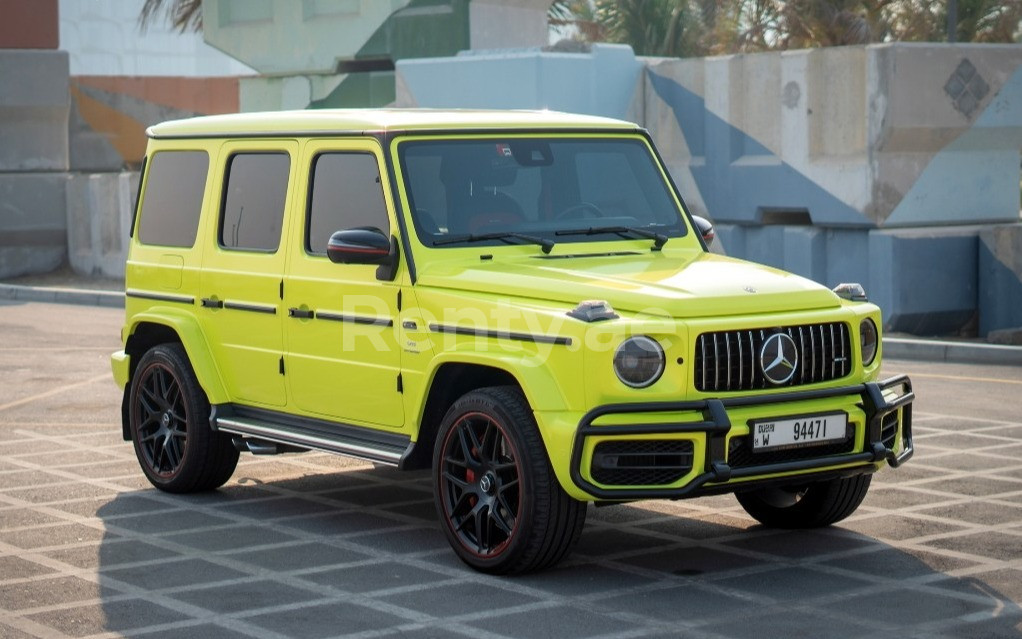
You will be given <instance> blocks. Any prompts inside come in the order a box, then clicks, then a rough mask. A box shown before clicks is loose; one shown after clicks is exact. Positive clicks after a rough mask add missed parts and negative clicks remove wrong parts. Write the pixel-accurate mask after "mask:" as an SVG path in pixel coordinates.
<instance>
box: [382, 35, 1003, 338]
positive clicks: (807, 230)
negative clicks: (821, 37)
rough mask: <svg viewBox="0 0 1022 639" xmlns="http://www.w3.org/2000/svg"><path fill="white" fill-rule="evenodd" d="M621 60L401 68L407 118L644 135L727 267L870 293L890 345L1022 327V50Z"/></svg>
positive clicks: (524, 57)
mask: <svg viewBox="0 0 1022 639" xmlns="http://www.w3.org/2000/svg"><path fill="white" fill-rule="evenodd" d="M608 53H609V51H605V50H604V49H603V48H602V47H601V46H599V45H597V46H594V47H593V48H592V51H591V52H588V53H577V54H567V53H555V52H550V51H541V50H531V51H494V52H490V53H489V54H487V53H485V52H475V53H474V54H473V55H459V56H455V57H449V58H442V59H430V60H408V61H401V62H399V63H398V65H397V75H398V78H397V103H398V104H399V105H402V106H428V107H433V106H436V107H441V106H445V107H446V106H474V107H491V108H506V107H515V108H548V107H549V108H555V109H561V110H567V111H577V112H583V113H592V114H599V115H610V116H616V117H622V118H625V119H630V120H633V121H637V122H639V123H641V124H644V125H645V126H646V127H647V128H648V129H649V130H650V132H651V133H652V134H653V136H654V138H655V140H656V142H657V145H658V147H659V148H660V151H661V153H662V154H663V156H664V158H665V160H666V162H667V163H668V167H669V169H670V171H671V173H672V175H673V176H674V178H675V180H676V181H677V182H678V184H679V187H680V188H681V190H682V192H683V194H684V196H685V198H686V201H687V203H688V205H689V206H690V208H691V209H692V210H693V211H694V212H696V213H698V214H701V215H705V216H707V217H709V218H711V219H712V220H713V221H714V222H715V224H716V225H717V230H718V234H717V237H718V238H719V245H720V246H722V247H723V249H724V250H725V251H726V252H728V253H730V254H732V255H736V256H739V257H745V258H748V259H752V260H755V261H759V262H764V263H767V264H771V265H774V266H778V267H780V268H784V269H787V270H789V271H792V272H795V273H798V274H800V275H805V276H806V277H810V278H812V279H815V280H817V281H819V282H821V283H823V284H825V285H827V286H834V285H836V284H838V283H840V282H848V281H858V282H860V283H862V284H864V285H865V286H866V288H867V291H868V292H869V293H870V295H871V296H872V298H873V299H874V300H875V301H877V302H878V303H879V304H880V305H881V307H882V308H883V310H884V313H885V324H886V326H887V328H888V330H896V331H906V332H913V333H917V334H947V333H954V332H965V333H968V332H970V331H976V330H977V328H978V330H979V331H980V333H981V334H984V335H985V334H986V333H987V332H989V331H993V330H998V329H1004V328H1011V327H1018V326H1022V295H1020V294H1019V282H1020V281H1022V258H1020V257H1019V255H1022V254H1020V253H1019V250H1020V249H1018V248H1017V246H1018V242H1019V240H1018V239H1017V238H1018V237H1019V234H1022V231H1020V230H1019V229H1020V228H1022V225H1020V224H1019V220H1020V217H1019V204H1020V202H1019V190H1020V187H1019V178H1020V150H1022V47H1018V46H1010V45H1009V46H1002V45H934V44H912V45H909V44H889V45H870V46H864V47H840V48H830V49H812V50H801V51H788V52H783V53H780V52H773V53H761V54H755V55H738V56H722V57H715V58H703V59H645V60H635V61H634V62H633V61H632V60H633V58H632V57H631V52H630V50H626V51H621V50H616V49H615V50H613V55H608ZM636 65H640V66H639V68H640V70H641V72H640V74H639V76H638V78H635V77H634V76H633V75H631V74H633V73H634V71H633V69H635V68H636ZM636 87H638V90H636ZM992 223H993V224H997V225H1000V226H998V227H996V228H997V231H996V233H994V232H993V231H991V230H990V227H989V226H988V225H990V224H992ZM981 232H982V234H983V235H982V237H983V241H982V243H981V242H980V237H981ZM1005 238H1008V239H1005Z"/></svg>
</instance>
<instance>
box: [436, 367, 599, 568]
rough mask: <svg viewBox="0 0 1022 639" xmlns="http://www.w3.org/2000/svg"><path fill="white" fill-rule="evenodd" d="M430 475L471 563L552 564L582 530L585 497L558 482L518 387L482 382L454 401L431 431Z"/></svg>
mask: <svg viewBox="0 0 1022 639" xmlns="http://www.w3.org/2000/svg"><path fill="white" fill-rule="evenodd" d="M433 477H434V495H435V500H436V507H437V513H438V514H439V516H440V521H441V525H442V527H443V530H444V533H445V534H446V536H447V539H448V541H449V542H450V544H451V547H452V548H454V551H455V553H457V555H458V557H460V558H461V560H462V561H464V562H465V563H466V564H468V565H469V566H471V567H473V568H475V569H476V570H479V571H482V572H487V573H493V574H506V573H523V572H530V571H535V570H540V569H542V568H546V567H548V566H552V565H553V564H555V563H557V562H558V561H560V560H561V559H563V558H564V557H565V556H566V555H567V554H568V553H569V552H570V551H571V549H572V547H573V546H574V545H575V543H576V542H577V541H578V538H579V535H581V533H582V527H583V525H584V523H585V515H586V504H585V502H581V501H578V500H575V499H573V498H571V497H570V496H568V494H567V493H565V492H564V490H562V489H561V486H560V484H558V483H557V478H556V477H555V476H554V471H553V468H551V467H550V462H549V460H548V459H547V456H546V448H545V447H544V446H543V441H542V439H541V438H540V435H539V430H538V428H537V427H536V422H535V419H534V418H533V416H532V411H531V409H530V408H529V405H528V403H527V402H526V400H525V398H524V397H523V396H522V394H521V392H520V391H519V390H518V389H517V388H514V387H496V388H485V389H482V390H477V391H473V392H471V393H468V394H467V395H465V396H464V397H462V398H461V399H459V400H458V401H457V402H455V403H454V405H453V406H452V407H451V409H450V410H449V411H448V412H447V415H446V416H445V417H444V420H443V422H442V424H441V426H440V431H439V433H438V435H437V441H436V446H435V448H434V453H433Z"/></svg>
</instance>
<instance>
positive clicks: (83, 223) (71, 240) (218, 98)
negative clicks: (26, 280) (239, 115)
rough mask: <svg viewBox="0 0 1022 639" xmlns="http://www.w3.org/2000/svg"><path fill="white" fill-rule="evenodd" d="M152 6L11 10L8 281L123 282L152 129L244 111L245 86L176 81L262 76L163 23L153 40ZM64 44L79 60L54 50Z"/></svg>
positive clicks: (53, 1) (0, 198)
mask: <svg viewBox="0 0 1022 639" xmlns="http://www.w3.org/2000/svg"><path fill="white" fill-rule="evenodd" d="M141 5H142V0H128V1H121V0H89V2H81V1H79V0H61V1H60V2H59V3H58V2H57V0H31V1H26V0H4V2H3V8H2V11H0V277H14V276H18V275H23V274H31V273H40V272H46V271H50V270H53V269H55V268H57V267H59V266H61V264H64V263H69V264H70V265H71V267H72V268H74V269H75V270H77V271H80V272H82V273H86V274H101V275H106V276H118V275H120V274H123V261H124V257H125V249H126V245H125V244H124V240H125V239H126V238H127V226H125V221H126V220H129V219H130V214H131V211H132V199H133V198H134V195H135V194H134V191H133V189H131V188H129V185H130V179H129V178H126V177H125V175H123V174H121V172H122V171H123V170H124V168H125V167H126V166H127V167H131V166H137V165H138V164H139V163H140V162H141V159H142V156H143V154H144V151H145V144H146V138H145V128H146V127H147V126H149V125H151V124H154V123H156V122H160V121H163V120H167V119H172V118H180V117H190V116H194V115H199V114H208V113H224V112H231V111H237V110H238V81H237V79H236V78H233V77H178V76H176V75H174V74H195V73H200V74H203V75H218V74H219V75H223V74H233V73H239V72H250V70H248V68H247V67H245V66H244V65H241V64H239V63H238V62H236V61H234V60H231V59H230V58H228V57H226V56H224V55H223V54H221V53H219V52H217V51H215V50H213V49H212V48H210V47H209V46H207V45H206V44H205V43H203V42H202V38H201V36H199V35H196V34H185V35H180V34H177V33H176V32H172V31H171V30H170V29H169V27H167V26H166V25H165V24H162V23H156V24H154V25H153V26H152V27H151V28H150V29H149V30H148V31H147V32H146V33H144V34H143V33H141V32H140V31H139V29H138V25H137V17H138V13H139V10H140V8H141ZM58 7H59V9H60V11H59V16H58ZM58 34H59V38H58ZM58 41H59V42H58ZM58 44H59V45H60V46H62V47H64V48H66V49H67V51H64V50H61V51H57V50H54V49H55V48H56V47H57V46H58ZM3 47H14V48H3ZM84 73H91V74H94V75H83V74H84ZM124 74H147V75H146V76H144V77H140V76H137V75H131V76H128V75H124ZM168 74H169V75H168ZM96 172H102V173H101V174H96Z"/></svg>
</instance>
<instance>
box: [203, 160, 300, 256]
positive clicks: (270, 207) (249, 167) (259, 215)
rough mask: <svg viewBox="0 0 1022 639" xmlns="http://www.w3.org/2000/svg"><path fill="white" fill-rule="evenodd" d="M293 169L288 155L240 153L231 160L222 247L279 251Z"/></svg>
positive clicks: (222, 229)
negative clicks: (288, 180) (285, 202)
mask: <svg viewBox="0 0 1022 639" xmlns="http://www.w3.org/2000/svg"><path fill="white" fill-rule="evenodd" d="M290 168H291V158H290V156H288V154H287V153H239V154H237V155H234V156H232V157H231V159H230V161H229V164H228V165H227V179H226V184H225V186H224V206H223V213H222V215H221V218H220V245H221V246H223V247H224V248H232V249H247V250H253V251H275V250H277V247H278V246H280V229H281V226H282V225H283V222H284V200H285V198H286V197H287V179H288V171H289V170H290Z"/></svg>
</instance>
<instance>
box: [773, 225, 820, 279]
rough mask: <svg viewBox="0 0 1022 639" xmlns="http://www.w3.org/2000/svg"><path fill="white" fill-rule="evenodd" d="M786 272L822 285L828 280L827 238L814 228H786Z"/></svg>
mask: <svg viewBox="0 0 1022 639" xmlns="http://www.w3.org/2000/svg"><path fill="white" fill-rule="evenodd" d="M782 228H783V229H784V270H786V271H789V272H791V273H795V274H796V275H801V276H802V277H807V278H809V279H811V280H815V281H817V282H819V283H821V284H826V280H827V252H826V237H825V235H824V232H823V231H822V230H821V229H818V228H815V227H812V226H785V227H782Z"/></svg>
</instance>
